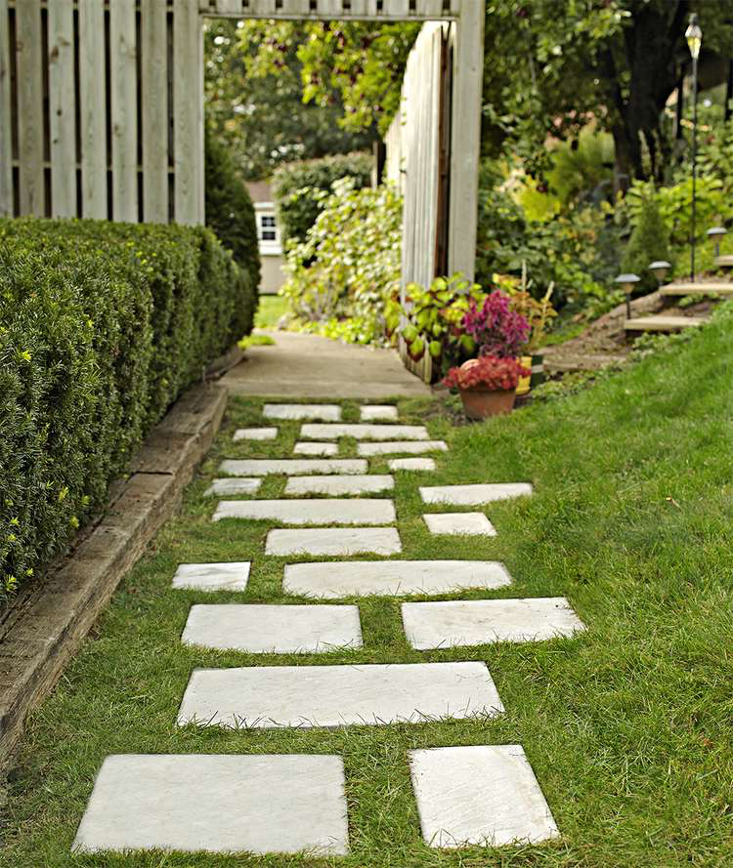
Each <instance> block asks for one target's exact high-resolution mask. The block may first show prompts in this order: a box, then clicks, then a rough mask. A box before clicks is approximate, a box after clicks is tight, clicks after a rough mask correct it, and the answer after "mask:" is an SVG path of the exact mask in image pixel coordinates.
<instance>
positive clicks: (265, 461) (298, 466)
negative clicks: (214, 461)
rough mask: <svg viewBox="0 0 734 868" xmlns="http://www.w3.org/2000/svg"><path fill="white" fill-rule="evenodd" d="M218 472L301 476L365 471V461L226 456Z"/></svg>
mask: <svg viewBox="0 0 734 868" xmlns="http://www.w3.org/2000/svg"><path fill="white" fill-rule="evenodd" d="M219 472H220V473H226V474H228V475H229V476H268V475H269V474H271V473H284V474H286V475H287V476H301V475H302V474H305V473H349V474H352V473H367V462H366V461H364V460H363V459H359V458H249V459H247V458H246V459H242V460H239V459H233V458H227V459H225V460H224V461H222V463H221V464H220V465H219Z"/></svg>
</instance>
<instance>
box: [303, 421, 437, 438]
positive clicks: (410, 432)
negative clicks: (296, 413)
mask: <svg viewBox="0 0 734 868" xmlns="http://www.w3.org/2000/svg"><path fill="white" fill-rule="evenodd" d="M301 437H302V438H303V439H304V440H338V439H339V438H340V437H353V438H355V440H396V439H402V440H428V431H427V430H426V429H425V427H424V426H423V425H361V424H356V425H302V426H301Z"/></svg>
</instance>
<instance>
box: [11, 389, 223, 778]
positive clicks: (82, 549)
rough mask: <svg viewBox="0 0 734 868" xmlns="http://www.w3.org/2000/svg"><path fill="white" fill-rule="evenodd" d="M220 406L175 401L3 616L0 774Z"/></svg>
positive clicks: (213, 427)
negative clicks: (34, 583) (47, 569)
mask: <svg viewBox="0 0 734 868" xmlns="http://www.w3.org/2000/svg"><path fill="white" fill-rule="evenodd" d="M226 405H227V389H226V387H225V386H222V385H219V384H208V383H204V384H201V385H198V386H195V387H194V388H193V389H190V390H189V391H188V392H187V393H186V394H185V395H184V396H183V397H182V398H180V399H179V400H178V401H177V402H176V404H174V406H173V407H172V408H171V410H169V412H168V414H167V415H166V417H165V418H164V419H163V420H162V421H161V422H160V423H159V424H158V425H157V426H156V427H155V428H154V429H153V431H152V432H151V433H150V435H149V436H148V437H147V438H146V440H145V442H144V444H143V446H142V448H141V450H140V452H139V453H138V455H137V456H136V458H135V460H134V461H133V463H132V467H131V476H130V477H129V478H128V479H127V481H126V482H124V483H123V484H122V485H120V486H119V487H117V488H116V490H115V494H114V495H113V496H112V497H111V499H110V502H109V503H108V505H107V509H106V512H105V515H104V517H103V518H102V519H101V521H100V522H99V524H97V526H96V527H95V528H94V529H93V530H92V531H91V533H89V534H88V535H87V536H86V538H84V539H83V541H82V542H81V543H80V544H79V545H78V547H77V548H76V549H75V550H74V552H73V554H72V555H71V556H70V557H68V558H65V559H63V560H61V561H60V562H59V564H58V566H57V568H56V569H55V570H54V571H53V572H52V573H51V575H49V577H48V578H47V580H46V581H44V582H43V583H40V584H39V586H38V587H37V588H34V589H33V592H32V593H30V594H29V595H28V596H27V597H24V598H23V600H22V603H23V605H20V606H19V607H18V610H17V611H11V615H12V618H11V619H9V621H8V623H9V626H8V628H7V633H6V635H5V636H3V637H2V639H1V640H0V768H2V766H3V765H5V763H7V761H8V759H9V758H10V756H11V754H12V752H13V749H14V748H15V746H16V745H17V744H18V742H19V741H20V739H21V737H22V735H23V729H24V725H25V720H26V717H27V716H28V714H29V712H30V711H31V710H32V709H33V708H34V707H35V706H36V705H38V704H39V703H40V702H41V701H42V700H43V699H44V698H45V697H46V696H47V695H48V694H49V693H50V692H51V690H52V689H53V687H54V685H55V684H56V681H57V680H58V678H59V676H60V675H61V673H62V672H63V669H64V667H65V666H66V664H67V663H68V662H69V660H70V659H71V658H72V657H73V656H74V654H75V653H76V652H77V651H78V649H79V647H80V646H81V644H82V641H83V640H84V638H85V637H86V635H87V634H88V633H89V631H90V630H91V628H92V626H93V625H94V623H95V621H96V620H97V618H98V616H99V615H100V613H101V612H102V610H103V609H104V607H105V606H106V605H107V603H108V602H109V600H110V598H111V597H112V594H113V593H114V591H115V589H116V588H117V586H118V584H119V582H120V580H121V579H122V577H123V576H124V575H125V574H126V573H127V572H128V570H130V568H131V567H132V566H133V565H134V564H135V563H136V561H137V560H138V559H139V558H140V557H141V555H142V554H143V552H144V551H145V548H146V546H147V544H148V542H149V541H150V540H151V538H152V537H153V536H154V534H155V533H156V532H157V530H158V529H159V528H160V527H161V525H162V524H163V523H164V522H165V521H166V520H167V519H168V518H169V517H170V516H171V515H173V513H174V512H175V511H176V509H177V508H178V505H179V503H180V500H181V493H182V491H183V489H184V487H185V486H186V485H187V484H188V483H189V482H190V480H191V479H192V477H193V475H194V470H195V468H196V466H197V465H198V464H199V463H200V462H201V460H202V459H203V458H204V456H205V455H206V453H207V451H208V450H209V447H210V446H211V443H212V441H213V439H214V436H215V435H216V433H217V431H218V430H219V426H220V424H221V421H222V417H223V416H224V411H225V408H226ZM11 620H12V623H10V621H11Z"/></svg>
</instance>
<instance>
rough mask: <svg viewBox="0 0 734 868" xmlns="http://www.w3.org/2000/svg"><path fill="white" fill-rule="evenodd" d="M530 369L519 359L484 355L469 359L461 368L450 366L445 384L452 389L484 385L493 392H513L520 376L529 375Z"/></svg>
mask: <svg viewBox="0 0 734 868" xmlns="http://www.w3.org/2000/svg"><path fill="white" fill-rule="evenodd" d="M529 376H530V371H529V370H528V369H527V368H525V367H523V365H521V364H520V362H518V361H517V359H510V358H508V359H502V358H499V357H498V356H482V357H481V358H479V359H469V361H468V362H464V364H463V365H462V366H461V367H460V368H450V369H449V372H448V374H446V376H445V377H444V380H443V384H444V386H448V387H449V388H450V389H473V388H476V387H477V386H484V387H485V388H486V389H488V390H489V391H492V392H511V391H513V390H514V389H516V388H517V384H518V381H519V379H520V377H529Z"/></svg>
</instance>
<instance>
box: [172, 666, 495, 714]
mask: <svg viewBox="0 0 734 868" xmlns="http://www.w3.org/2000/svg"><path fill="white" fill-rule="evenodd" d="M503 711H504V708H503V706H502V702H501V700H500V698H499V696H498V694H497V691H496V689H495V686H494V682H493V681H492V678H491V676H490V674H489V670H488V669H487V667H486V665H485V664H484V663H473V662H472V663H391V664H374V665H369V664H367V665H358V666H261V667H255V666H252V667H245V668H242V669H195V670H194V671H193V673H192V674H191V679H190V681H189V683H188V686H187V687H186V692H185V693H184V697H183V701H182V702H181V708H180V710H179V715H178V723H179V725H180V726H183V725H184V724H186V723H196V724H198V725H200V726H213V725H216V726H225V727H248V728H253V729H273V728H284V727H294V726H297V727H300V728H308V727H316V726H323V727H334V726H350V725H351V726H353V725H384V724H388V723H398V722H404V723H421V722H425V721H428V720H435V719H439V718H440V719H444V718H456V719H463V718H471V717H477V716H485V715H486V716H489V717H495V716H497V715H498V714H501V713H502V712H503Z"/></svg>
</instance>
